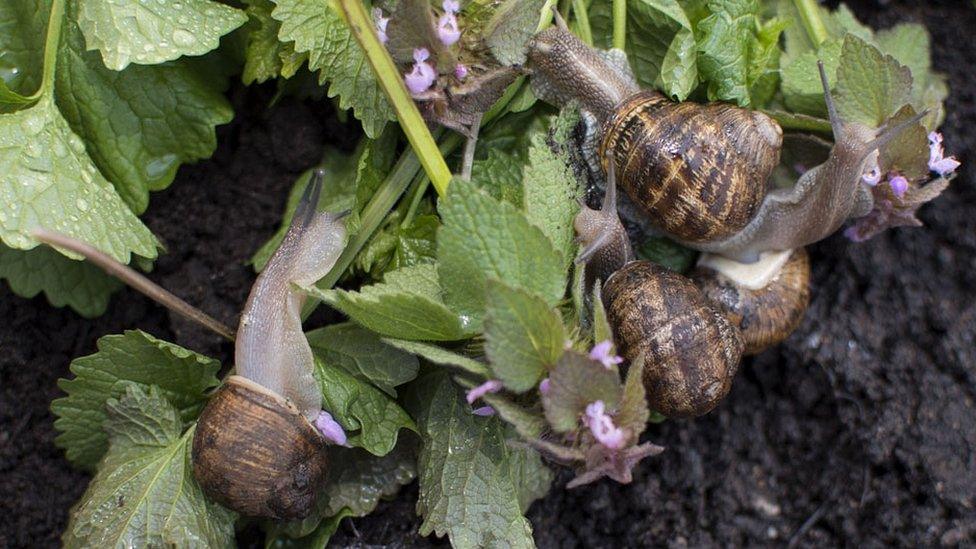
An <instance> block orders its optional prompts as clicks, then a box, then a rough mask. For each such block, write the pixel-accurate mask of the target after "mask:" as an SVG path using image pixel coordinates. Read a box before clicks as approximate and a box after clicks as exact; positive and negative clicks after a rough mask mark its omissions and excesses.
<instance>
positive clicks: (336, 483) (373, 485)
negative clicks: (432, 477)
mask: <svg viewBox="0 0 976 549" xmlns="http://www.w3.org/2000/svg"><path fill="white" fill-rule="evenodd" d="M415 440H416V437H412V440H410V441H407V440H404V441H403V442H401V443H400V444H397V446H396V448H394V449H393V451H392V452H390V453H388V454H387V455H385V456H382V457H377V456H374V455H371V454H369V453H367V452H365V451H363V450H360V449H356V448H340V449H337V450H336V451H334V452H333V453H332V456H331V469H330V470H329V482H328V484H327V485H326V488H325V493H326V494H328V498H327V499H328V505H327V507H326V516H331V515H336V514H338V513H340V512H341V511H342V510H343V509H348V510H349V511H350V512H351V513H352V514H351V515H350V516H356V517H362V516H366V515H368V514H370V513H372V512H373V510H374V509H376V506H377V504H379V502H380V499H381V498H385V497H389V496H392V495H394V494H396V493H397V492H398V491H399V490H400V487H401V486H405V485H407V484H410V482H412V481H413V479H414V478H416V477H417V458H416V446H417V445H416V443H415V442H414V441H415Z"/></svg>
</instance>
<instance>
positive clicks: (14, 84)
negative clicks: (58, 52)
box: [0, 0, 50, 113]
mask: <svg viewBox="0 0 976 549" xmlns="http://www.w3.org/2000/svg"><path fill="white" fill-rule="evenodd" d="M49 12H50V8H49V7H48V5H47V3H46V2H43V1H41V0H21V1H19V2H2V3H0V52H3V53H2V54H0V113H3V112H13V111H14V110H18V109H20V108H22V107H24V106H26V105H29V104H30V103H31V102H32V101H31V100H29V99H27V98H26V97H25V96H29V95H31V94H33V93H34V92H35V91H37V89H38V88H39V87H40V85H41V72H42V71H41V69H42V67H43V65H44V38H45V32H44V29H45V28H46V26H47V20H48V16H49Z"/></svg>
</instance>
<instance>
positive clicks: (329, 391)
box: [315, 355, 417, 456]
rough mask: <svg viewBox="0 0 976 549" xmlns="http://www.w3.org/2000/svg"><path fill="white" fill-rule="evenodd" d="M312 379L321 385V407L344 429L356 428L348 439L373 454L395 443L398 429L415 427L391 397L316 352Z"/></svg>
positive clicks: (384, 452)
mask: <svg viewBox="0 0 976 549" xmlns="http://www.w3.org/2000/svg"><path fill="white" fill-rule="evenodd" d="M315 379H316V380H317V381H318V382H319V384H320V385H321V386H322V400H323V404H324V405H323V409H325V410H328V411H329V413H331V414H332V416H333V417H334V418H335V420H336V421H338V422H339V424H340V425H342V428H343V429H345V430H346V431H358V432H357V433H355V434H352V435H350V436H349V437H348V443H349V444H351V445H353V446H358V447H360V448H363V449H365V450H366V451H368V452H369V453H371V454H373V455H376V456H385V455H386V454H388V453H389V452H390V450H392V449H393V447H394V446H396V442H397V437H398V436H399V433H400V429H410V430H413V431H416V430H417V428H416V426H415V425H414V422H413V420H412V419H410V416H408V415H407V413H406V412H404V411H403V408H401V407H400V405H399V404H397V403H396V402H395V401H394V400H393V399H391V398H390V397H389V396H387V395H386V394H384V393H383V392H382V391H380V390H379V389H377V388H376V387H374V386H373V385H372V384H369V383H366V382H364V381H360V380H358V379H356V378H355V377H353V376H352V375H350V374H347V373H345V372H344V371H343V370H341V369H339V368H335V367H332V366H331V365H329V364H327V363H326V362H324V361H323V360H322V358H321V357H320V356H318V355H317V356H316V361H315Z"/></svg>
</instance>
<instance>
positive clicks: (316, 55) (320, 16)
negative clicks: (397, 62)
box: [272, 0, 396, 138]
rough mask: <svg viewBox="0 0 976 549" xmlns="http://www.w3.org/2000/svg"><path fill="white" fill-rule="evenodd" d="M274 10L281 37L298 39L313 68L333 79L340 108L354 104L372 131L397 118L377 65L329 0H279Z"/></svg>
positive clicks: (332, 94) (333, 93) (376, 132)
mask: <svg viewBox="0 0 976 549" xmlns="http://www.w3.org/2000/svg"><path fill="white" fill-rule="evenodd" d="M275 4H276V7H275V9H274V12H272V16H273V17H274V18H275V19H277V20H278V21H281V30H280V31H279V33H278V37H279V39H281V40H282V41H293V42H295V51H297V52H299V53H302V52H308V54H309V59H308V68H309V70H312V71H318V72H319V81H320V83H323V84H324V83H325V82H330V84H329V97H336V96H338V97H339V108H340V109H349V108H352V109H353V113H354V114H355V116H356V118H358V119H359V120H361V121H362V123H363V131H364V132H366V135H367V136H368V137H371V138H373V137H376V136H378V135H379V134H380V132H382V130H383V127H384V126H385V125H386V123H387V121H393V120H396V117H395V116H394V114H393V108H392V107H391V106H390V104H389V102H388V101H387V99H386V96H385V95H384V94H383V90H381V89H380V87H379V85H378V83H377V81H376V76H375V75H374V74H373V70H372V68H370V66H369V63H367V62H366V57H365V56H364V54H363V51H362V49H361V48H360V47H359V44H357V43H356V40H355V38H353V36H352V34H351V33H350V32H349V28H348V27H347V26H346V24H345V23H344V22H343V20H342V17H341V16H340V15H339V13H338V11H336V9H335V6H334V5H333V3H332V2H330V1H329V0H277V1H276V2H275Z"/></svg>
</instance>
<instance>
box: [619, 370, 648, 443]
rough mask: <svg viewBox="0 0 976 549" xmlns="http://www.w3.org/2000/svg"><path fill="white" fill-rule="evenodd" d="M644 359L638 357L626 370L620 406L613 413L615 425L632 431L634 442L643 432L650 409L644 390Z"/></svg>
mask: <svg viewBox="0 0 976 549" xmlns="http://www.w3.org/2000/svg"><path fill="white" fill-rule="evenodd" d="M643 378H644V359H643V358H641V357H638V360H635V361H634V362H633V363H632V364H631V365H630V369H629V370H627V380H626V381H625V382H624V391H623V395H622V396H621V398H620V406H619V408H618V410H617V413H616V414H615V415H614V420H615V421H616V422H617V426H618V427H620V428H622V429H628V430H630V431H631V432H632V433H633V437H634V442H636V440H637V437H638V436H640V434H641V433H643V432H644V428H645V427H646V426H647V418H648V417H650V411H649V410H648V408H647V398H645V390H644V379H643Z"/></svg>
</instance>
